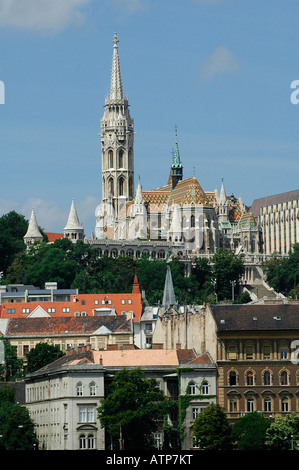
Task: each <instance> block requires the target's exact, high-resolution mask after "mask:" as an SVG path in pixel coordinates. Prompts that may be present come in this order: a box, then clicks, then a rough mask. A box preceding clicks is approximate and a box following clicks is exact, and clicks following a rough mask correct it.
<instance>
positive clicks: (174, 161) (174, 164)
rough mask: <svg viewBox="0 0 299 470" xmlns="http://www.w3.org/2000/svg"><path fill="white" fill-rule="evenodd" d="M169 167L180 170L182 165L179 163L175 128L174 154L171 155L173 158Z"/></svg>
mask: <svg viewBox="0 0 299 470" xmlns="http://www.w3.org/2000/svg"><path fill="white" fill-rule="evenodd" d="M171 167H172V168H182V167H183V165H182V163H181V159H180V151H179V145H178V132H177V128H175V147H174V153H173V157H172V165H171Z"/></svg>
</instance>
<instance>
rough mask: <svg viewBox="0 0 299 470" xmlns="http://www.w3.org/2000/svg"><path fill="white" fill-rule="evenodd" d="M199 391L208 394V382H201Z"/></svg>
mask: <svg viewBox="0 0 299 470" xmlns="http://www.w3.org/2000/svg"><path fill="white" fill-rule="evenodd" d="M201 393H202V395H209V384H208V382H207V381H206V380H205V381H204V382H202V384H201Z"/></svg>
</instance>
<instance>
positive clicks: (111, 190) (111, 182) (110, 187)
mask: <svg viewBox="0 0 299 470" xmlns="http://www.w3.org/2000/svg"><path fill="white" fill-rule="evenodd" d="M109 193H110V194H111V196H114V181H113V178H110V180H109Z"/></svg>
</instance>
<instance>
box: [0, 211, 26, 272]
mask: <svg viewBox="0 0 299 470" xmlns="http://www.w3.org/2000/svg"><path fill="white" fill-rule="evenodd" d="M27 228H28V221H27V220H26V219H25V217H24V216H23V215H21V214H18V213H17V212H15V211H11V212H9V213H8V214H5V215H3V216H2V217H0V271H2V272H3V274H4V276H5V275H6V271H7V269H8V267H9V266H10V265H11V263H12V262H13V259H14V256H15V254H17V253H19V252H20V251H24V250H25V244H24V240H23V237H24V235H25V233H26V232H27Z"/></svg>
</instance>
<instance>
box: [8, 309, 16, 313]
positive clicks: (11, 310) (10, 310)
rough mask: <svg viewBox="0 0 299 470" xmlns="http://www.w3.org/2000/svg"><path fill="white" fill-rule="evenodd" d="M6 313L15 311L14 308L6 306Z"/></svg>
mask: <svg viewBox="0 0 299 470" xmlns="http://www.w3.org/2000/svg"><path fill="white" fill-rule="evenodd" d="M7 313H15V309H14V308H8V309H7Z"/></svg>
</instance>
